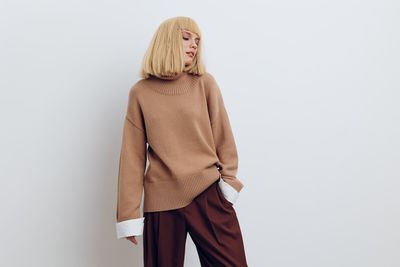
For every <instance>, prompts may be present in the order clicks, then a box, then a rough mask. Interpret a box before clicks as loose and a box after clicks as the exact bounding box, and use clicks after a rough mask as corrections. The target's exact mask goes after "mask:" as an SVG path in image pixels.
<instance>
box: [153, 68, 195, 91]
mask: <svg viewBox="0 0 400 267" xmlns="http://www.w3.org/2000/svg"><path fill="white" fill-rule="evenodd" d="M151 80H152V81H153V82H154V83H153V84H152V85H151V88H152V89H154V90H155V91H157V92H158V93H161V94H164V95H180V94H184V93H187V92H189V90H190V89H192V88H193V81H194V79H193V75H191V74H189V73H187V72H185V71H183V72H181V73H178V74H177V75H174V76H162V77H157V76H151Z"/></svg>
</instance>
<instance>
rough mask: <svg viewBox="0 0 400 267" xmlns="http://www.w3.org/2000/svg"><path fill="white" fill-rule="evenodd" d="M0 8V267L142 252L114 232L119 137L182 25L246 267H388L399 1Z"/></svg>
mask: <svg viewBox="0 0 400 267" xmlns="http://www.w3.org/2000/svg"><path fill="white" fill-rule="evenodd" d="M0 10H1V11H0V12H1V16H0V29H1V35H0V38H1V42H0V45H1V50H0V53H1V59H0V64H1V69H0V71H1V79H0V86H1V94H0V116H1V117H0V121H1V133H0V134H1V136H0V137H1V138H0V145H1V149H0V151H1V158H0V162H1V168H0V170H1V180H0V190H1V191H0V193H1V194H0V208H1V220H0V230H1V243H0V265H1V266H49V267H54V266H57V267H64V266H68V267H69V266H74V267H81V266H82V267H87V266H90V267H91V266H101V267H103V266H104V267H106V266H110V267H111V266H142V264H143V262H142V245H143V242H142V241H143V240H142V238H141V237H139V238H138V242H139V245H138V246H134V245H133V244H132V243H130V242H129V241H127V240H124V239H121V240H117V239H116V232H115V207H116V206H115V205H116V182H117V180H116V179H117V171H118V160H119V151H120V145H121V138H122V135H121V134H122V123H123V118H124V112H125V108H126V104H127V97H128V91H129V89H130V87H131V86H132V85H133V84H134V83H135V82H136V81H137V80H138V79H139V77H138V71H139V68H140V64H141V60H142V58H143V55H144V53H145V51H146V48H147V46H148V44H149V42H150V39H151V37H152V35H153V33H154V31H155V30H156V28H157V27H158V25H159V24H160V23H161V22H162V21H164V20H165V19H167V18H169V17H174V16H180V15H183V16H189V17H192V18H193V19H195V20H196V21H197V23H198V24H199V26H200V28H201V29H202V33H203V36H202V37H203V42H204V47H203V48H204V56H205V62H206V66H207V67H208V71H209V72H210V73H212V74H213V75H214V77H215V78H216V80H217V82H218V83H219V85H220V88H221V90H222V92H223V96H224V100H225V104H226V108H227V110H228V113H229V115H230V120H231V124H232V127H233V130H234V135H235V138H236V143H237V147H238V152H239V171H238V178H239V179H241V181H242V182H243V183H244V185H245V187H244V188H243V190H242V191H241V195H240V197H239V199H238V201H237V204H235V209H236V211H237V214H238V217H239V220H240V225H241V229H242V233H243V237H244V242H245V247H246V255H247V259H248V263H249V266H252V267H264V266H273V267H293V266H296V267H321V266H322V267H331V266H332V267H389V266H390V267H391V266H393V267H394V266H400V254H399V248H400V230H399V229H400V228H399V225H400V194H399V189H400V179H399V178H400V107H399V103H400V92H399V89H400V80H399V77H400V65H399V62H400V52H399V47H400V34H399V33H400V19H399V14H400V4H399V2H398V1H394V0H393V1H389V0H380V1H378V0H376V1H356V0H346V1H344V0H339V1H316V0H314V1H312V0H306V1H294V0H292V1H285V0H284V1H254V0H253V1H251V0H249V1H246V2H244V1H240V2H234V1H196V2H193V1H192V2H190V1H140V2H139V1H136V2H134V1H76V0H74V1H44V0H38V1H2V2H1V4H0ZM185 266H189V267H192V266H200V264H199V260H198V256H197V252H196V250H195V247H194V244H193V243H192V241H191V239H190V237H188V242H187V245H186V258H185Z"/></svg>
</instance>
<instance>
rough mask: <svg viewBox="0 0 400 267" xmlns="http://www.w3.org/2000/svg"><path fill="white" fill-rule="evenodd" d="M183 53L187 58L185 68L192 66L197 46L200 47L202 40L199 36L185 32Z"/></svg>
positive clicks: (183, 33) (183, 32)
mask: <svg viewBox="0 0 400 267" xmlns="http://www.w3.org/2000/svg"><path fill="white" fill-rule="evenodd" d="M182 35H183V39H182V42H183V52H184V54H185V55H184V56H185V66H190V65H192V63H193V60H194V58H195V56H196V54H197V46H198V45H199V42H200V38H199V36H198V35H197V34H195V33H193V32H191V31H188V30H183V31H182Z"/></svg>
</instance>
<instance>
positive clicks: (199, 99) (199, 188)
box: [116, 72, 244, 237]
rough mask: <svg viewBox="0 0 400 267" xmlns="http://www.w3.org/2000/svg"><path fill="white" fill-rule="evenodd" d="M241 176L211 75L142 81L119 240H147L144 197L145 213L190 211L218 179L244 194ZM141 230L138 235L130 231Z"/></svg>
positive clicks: (135, 100)
mask: <svg viewBox="0 0 400 267" xmlns="http://www.w3.org/2000/svg"><path fill="white" fill-rule="evenodd" d="M147 160H148V163H149V164H148V166H147ZM146 166H147V169H146ZM237 170H238V153H237V148H236V144H235V140H234V135H233V133H232V128H231V124H230V121H229V118H228V114H227V111H226V109H225V105H224V100H223V97H222V94H221V90H220V88H219V86H218V84H217V82H216V80H215V78H214V77H213V76H212V75H211V74H210V73H208V72H206V73H205V74H203V75H195V74H189V73H187V72H182V73H179V74H177V75H175V76H170V77H167V76H163V77H156V76H151V77H150V78H147V79H141V80H139V81H137V82H136V83H135V84H134V85H133V86H132V87H131V88H130V90H129V97H128V105H127V110H126V116H125V118H124V125H123V137H122V147H121V153H120V160H119V174H118V201H117V213H116V215H117V218H116V219H117V231H120V233H119V237H122V236H127V235H140V234H141V232H142V228H141V226H142V224H143V219H144V218H143V216H142V215H141V211H140V206H141V203H142V197H143V211H144V212H154V211H166V210H172V209H178V208H182V207H184V206H186V205H188V204H189V203H190V202H191V201H192V200H193V199H194V198H195V197H196V196H197V195H199V194H200V193H201V192H203V191H204V190H205V189H206V188H207V187H209V186H210V185H211V184H212V183H213V182H215V181H216V180H218V179H222V180H223V181H225V182H226V183H227V184H228V185H229V186H230V187H231V189H235V191H236V192H240V191H241V189H242V188H243V186H244V185H243V183H242V182H241V181H240V180H239V179H238V178H237V177H236V175H237ZM143 193H144V195H143ZM132 223H134V224H132ZM138 223H139V224H138ZM133 226H134V228H135V227H136V229H130V230H129V228H132V227H133ZM118 228H119V229H118ZM122 228H124V229H125V230H123V229H122ZM121 231H122V232H124V231H125V233H122V232H121ZM126 231H128V232H126ZM129 231H130V232H129Z"/></svg>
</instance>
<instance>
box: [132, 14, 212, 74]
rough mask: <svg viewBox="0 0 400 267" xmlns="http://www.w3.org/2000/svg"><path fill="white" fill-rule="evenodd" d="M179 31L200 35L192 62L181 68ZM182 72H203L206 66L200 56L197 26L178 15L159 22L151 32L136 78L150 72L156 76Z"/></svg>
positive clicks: (180, 37) (182, 52)
mask: <svg viewBox="0 0 400 267" xmlns="http://www.w3.org/2000/svg"><path fill="white" fill-rule="evenodd" d="M183 30H188V31H191V32H193V33H195V34H197V35H198V36H199V38H200V40H199V43H198V45H197V53H196V56H195V58H194V59H193V63H192V64H191V65H190V66H187V67H185V57H184V51H183V44H182V39H183V35H182V31H183ZM183 71H186V72H187V73H191V74H196V75H202V74H204V73H205V72H206V69H205V66H204V64H203V59H202V42H201V31H200V28H199V27H198V25H197V23H196V22H195V21H194V20H193V19H191V18H189V17H183V16H179V17H173V18H169V19H167V20H165V21H164V22H162V23H161V24H160V26H159V27H158V29H157V30H156V32H155V33H154V35H153V38H152V40H151V42H150V45H149V47H148V48H147V51H146V54H145V55H144V57H143V62H142V67H141V70H140V77H141V78H143V79H147V78H149V77H150V75H153V76H157V77H162V76H175V75H177V74H179V73H181V72H183Z"/></svg>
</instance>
